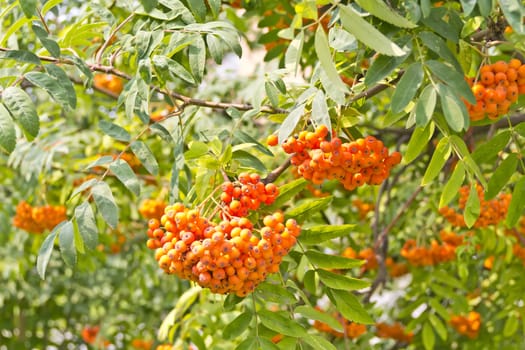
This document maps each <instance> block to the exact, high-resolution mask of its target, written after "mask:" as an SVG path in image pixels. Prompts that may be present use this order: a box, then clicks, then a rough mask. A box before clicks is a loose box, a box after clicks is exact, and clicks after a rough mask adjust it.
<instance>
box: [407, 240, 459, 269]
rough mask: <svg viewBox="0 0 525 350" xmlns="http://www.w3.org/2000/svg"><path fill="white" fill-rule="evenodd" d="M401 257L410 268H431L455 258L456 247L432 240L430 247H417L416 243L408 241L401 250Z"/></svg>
mask: <svg viewBox="0 0 525 350" xmlns="http://www.w3.org/2000/svg"><path fill="white" fill-rule="evenodd" d="M401 256H402V257H403V258H405V259H407V260H408V262H409V263H410V265H412V266H432V265H437V264H439V263H444V262H447V261H452V260H454V259H455V258H456V246H454V245H451V244H448V243H443V244H439V243H438V242H437V241H436V240H432V242H431V244H430V247H423V246H418V245H417V244H416V241H415V240H413V239H409V240H407V241H406V242H405V244H404V245H403V248H401Z"/></svg>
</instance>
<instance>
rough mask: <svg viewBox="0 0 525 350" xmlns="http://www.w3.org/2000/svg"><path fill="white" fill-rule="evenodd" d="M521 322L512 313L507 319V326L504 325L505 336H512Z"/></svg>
mask: <svg viewBox="0 0 525 350" xmlns="http://www.w3.org/2000/svg"><path fill="white" fill-rule="evenodd" d="M519 322H520V321H519V320H518V318H517V317H516V316H515V315H514V314H510V315H509V317H508V318H507V320H506V321H505V326H503V336H504V337H505V338H509V337H512V336H513V335H514V334H515V333H516V331H517V330H518V326H519Z"/></svg>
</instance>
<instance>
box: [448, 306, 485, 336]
mask: <svg viewBox="0 0 525 350" xmlns="http://www.w3.org/2000/svg"><path fill="white" fill-rule="evenodd" d="M450 324H451V325H452V327H454V329H455V330H456V331H457V332H458V333H460V334H462V335H466V336H467V337H469V338H470V339H475V338H477V337H478V333H479V330H480V328H481V315H480V314H479V313H477V312H476V311H471V312H469V313H468V315H467V316H463V315H453V316H452V317H450Z"/></svg>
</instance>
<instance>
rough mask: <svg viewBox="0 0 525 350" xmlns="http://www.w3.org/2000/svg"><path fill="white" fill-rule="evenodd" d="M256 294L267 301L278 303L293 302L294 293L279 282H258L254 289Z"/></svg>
mask: <svg viewBox="0 0 525 350" xmlns="http://www.w3.org/2000/svg"><path fill="white" fill-rule="evenodd" d="M255 292H256V293H257V296H258V297H259V298H261V299H262V300H266V301H268V302H275V303H280V304H291V303H293V302H295V299H296V298H295V295H294V294H293V293H292V292H290V291H289V290H288V289H287V288H285V287H284V286H282V285H281V284H274V283H270V282H263V283H261V284H259V286H258V287H257V290H256V291H255Z"/></svg>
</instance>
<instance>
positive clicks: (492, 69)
mask: <svg viewBox="0 0 525 350" xmlns="http://www.w3.org/2000/svg"><path fill="white" fill-rule="evenodd" d="M467 82H468V83H469V86H470V87H471V89H472V93H473V94H474V96H475V97H476V104H475V105H473V104H470V103H468V102H467V101H465V104H466V106H467V109H468V112H469V115H470V119H471V120H472V121H477V120H483V119H484V118H485V116H487V117H488V118H489V119H491V120H495V119H498V118H499V117H500V116H502V115H504V114H506V113H507V112H508V111H509V107H510V105H511V104H513V103H514V102H516V101H517V100H518V95H520V94H524V93H525V64H522V63H521V61H520V60H518V59H512V60H510V61H509V62H508V63H507V62H504V61H498V62H495V63H493V64H487V65H484V66H481V68H480V77H479V80H478V81H474V78H467Z"/></svg>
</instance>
